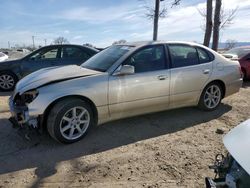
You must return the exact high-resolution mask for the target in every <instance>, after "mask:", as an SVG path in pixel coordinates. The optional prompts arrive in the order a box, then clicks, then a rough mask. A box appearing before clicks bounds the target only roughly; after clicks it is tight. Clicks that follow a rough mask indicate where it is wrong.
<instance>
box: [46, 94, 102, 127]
mask: <svg viewBox="0 0 250 188" xmlns="http://www.w3.org/2000/svg"><path fill="white" fill-rule="evenodd" d="M70 98H74V99H76V98H77V99H80V100H83V101H84V102H87V103H88V104H89V105H90V107H91V109H92V110H93V114H94V120H95V122H94V125H96V124H97V122H98V111H97V108H96V105H95V104H94V102H93V101H92V100H90V99H89V98H88V97H85V96H81V95H68V96H63V97H60V98H57V99H56V100H54V101H53V102H51V103H50V104H49V105H48V106H47V108H46V109H45V111H44V114H43V118H42V127H43V128H46V120H47V118H48V115H49V112H50V111H51V109H52V108H53V107H54V106H55V104H57V103H58V102H60V101H62V100H65V99H70Z"/></svg>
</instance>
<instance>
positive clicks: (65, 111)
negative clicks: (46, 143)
mask: <svg viewBox="0 0 250 188" xmlns="http://www.w3.org/2000/svg"><path fill="white" fill-rule="evenodd" d="M93 123H94V118H93V112H92V109H91V107H90V106H89V104H88V103H86V102H84V101H82V100H80V99H66V100H62V101H60V102H58V103H57V104H56V105H55V106H54V107H53V108H52V110H51V111H50V113H49V115H48V119H47V129H48V132H49V134H50V135H51V136H52V137H53V138H54V139H55V140H57V141H59V142H61V143H73V142H76V141H78V140H80V139H82V138H83V137H84V136H85V135H86V134H87V132H88V130H89V129H90V127H92V125H93Z"/></svg>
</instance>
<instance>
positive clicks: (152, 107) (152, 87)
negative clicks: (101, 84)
mask: <svg viewBox="0 0 250 188" xmlns="http://www.w3.org/2000/svg"><path fill="white" fill-rule="evenodd" d="M123 65H132V66H134V67H135V73H134V74H133V75H124V76H115V75H111V76H110V78H109V96H108V99H109V110H110V114H111V118H112V119H117V118H122V117H128V116H133V115H138V114H143V113H149V112H154V111H160V110H163V109H167V108H168V104H169V79H170V73H169V70H168V68H167V64H166V55H165V47H164V46H163V45H157V46H149V47H146V48H143V49H140V50H139V51H137V52H135V53H134V54H133V55H131V57H129V58H128V59H127V60H126V61H125V62H124V63H123Z"/></svg>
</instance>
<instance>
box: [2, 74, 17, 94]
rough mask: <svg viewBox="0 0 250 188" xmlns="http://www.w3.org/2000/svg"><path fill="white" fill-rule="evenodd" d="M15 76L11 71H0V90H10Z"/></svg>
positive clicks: (15, 78)
mask: <svg viewBox="0 0 250 188" xmlns="http://www.w3.org/2000/svg"><path fill="white" fill-rule="evenodd" d="M17 80H18V79H17V77H16V75H15V74H13V73H11V72H1V73H0V90H1V91H12V90H14V88H15V86H16V83H17Z"/></svg>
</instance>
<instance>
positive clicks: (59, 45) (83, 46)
mask: <svg viewBox="0 0 250 188" xmlns="http://www.w3.org/2000/svg"><path fill="white" fill-rule="evenodd" d="M63 46H75V47H80V48H88V49H91V50H93V51H96V52H99V51H100V50H98V49H96V48H92V47H89V46H86V45H79V44H51V45H47V46H43V48H46V47H63Z"/></svg>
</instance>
